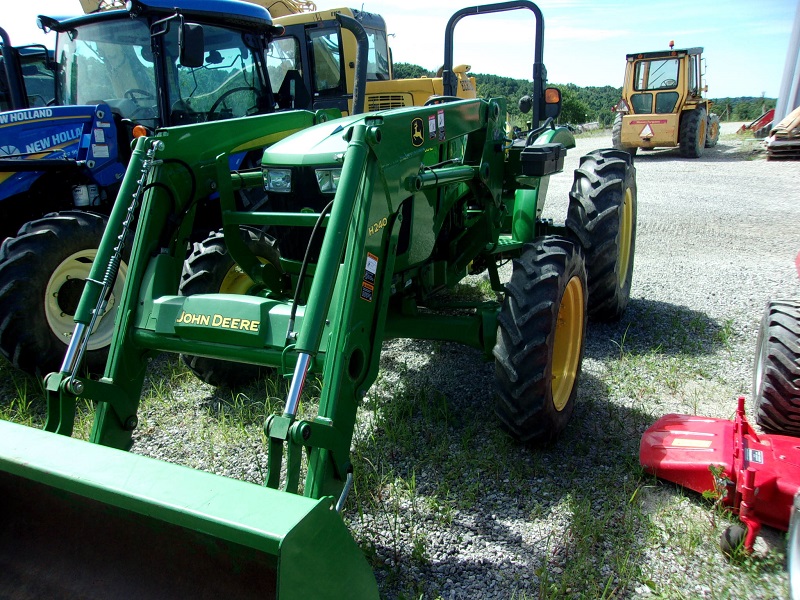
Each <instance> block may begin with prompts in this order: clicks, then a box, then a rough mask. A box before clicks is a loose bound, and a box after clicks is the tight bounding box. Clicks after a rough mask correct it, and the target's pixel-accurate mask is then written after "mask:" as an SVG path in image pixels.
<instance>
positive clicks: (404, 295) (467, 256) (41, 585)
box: [0, 0, 636, 599]
mask: <svg viewBox="0 0 800 600" xmlns="http://www.w3.org/2000/svg"><path fill="white" fill-rule="evenodd" d="M513 9H527V10H530V11H531V12H533V14H534V16H535V20H536V36H535V38H534V41H535V43H534V52H535V54H534V56H535V59H534V69H533V72H534V74H535V77H534V82H533V88H532V91H531V95H530V98H529V100H530V102H529V104H530V106H531V108H532V115H531V121H532V129H531V130H530V131H529V132H527V134H526V135H524V136H522V137H520V138H519V139H514V140H512V139H508V138H507V137H506V127H505V122H504V121H505V115H506V107H505V105H504V101H503V100H496V99H486V100H484V99H467V100H460V99H458V98H455V97H454V96H455V94H454V93H453V84H454V80H455V76H454V75H453V72H452V65H453V60H452V42H453V32H454V29H455V25H456V24H457V23H458V21H459V20H460V19H462V18H464V17H466V16H471V15H477V14H482V13H485V12H499V11H507V10H513ZM543 28H544V23H543V18H542V14H541V12H540V10H539V8H538V7H537V6H536V5H535V4H533V3H532V2H529V1H527V0H515V1H512V2H505V3H502V4H493V5H485V6H475V7H470V8H465V9H462V10H460V11H458V12H457V13H455V14H454V15H453V17H452V18H451V19H450V21H449V23H448V26H447V30H446V32H445V48H446V51H445V66H444V79H445V81H444V95H443V96H439V97H434V98H432V99H431V101H430V102H429V103H428V105H426V106H422V107H412V108H401V109H395V110H387V111H382V112H373V113H366V114H361V115H352V116H348V117H344V118H341V119H328V118H327V116H326V114H325V113H310V112H306V111H297V112H290V113H283V114H272V115H263V116H255V117H248V118H242V119H232V120H229V121H227V122H224V123H216V122H210V123H204V124H197V125H186V126H178V127H173V128H166V129H162V130H159V131H157V132H156V134H155V135H154V136H152V137H143V138H140V139H139V140H138V142H137V145H136V147H135V149H134V150H133V153H132V158H131V162H130V166H129V168H128V171H127V173H126V175H125V178H124V181H123V183H122V189H121V192H120V198H125V199H127V202H126V203H123V202H118V203H117V204H116V205H115V207H114V211H113V213H112V214H111V216H110V220H109V227H108V229H107V231H106V235H105V236H104V238H103V241H102V244H101V246H100V248H99V251H98V256H97V259H96V260H95V262H94V265H93V271H92V274H91V277H90V278H89V280H88V281H87V285H86V288H85V290H84V294H83V296H82V298H81V302H80V305H79V307H78V311H77V313H76V328H75V334H74V335H73V342H72V343H71V344H70V346H69V349H68V351H67V355H66V357H65V359H64V364H63V366H62V369H61V371H60V372H57V373H51V374H50V375H49V376H48V377H47V378H46V380H45V387H46V391H47V396H48V418H47V422H46V425H45V431H38V430H35V429H32V428H28V427H23V426H20V425H15V424H12V423H8V422H1V421H0V498H3V500H4V501H5V503H6V506H7V507H8V508H9V510H8V511H7V512H6V517H5V520H4V523H5V525H4V527H2V528H0V531H1V532H2V533H1V534H0V566H2V569H3V573H4V577H3V579H2V581H1V582H0V596H4V595H8V594H17V595H19V596H21V597H42V596H48V595H50V596H52V595H61V596H81V597H88V598H104V597H109V596H113V597H136V598H143V597H182V596H188V595H189V594H192V595H196V596H198V597H215V598H216V597H235V598H246V597H251V596H253V597H254V596H258V597H265V596H266V597H280V598H282V599H286V598H315V599H316V598H336V599H339V598H345V597H346V598H374V597H377V595H378V590H377V585H376V582H375V579H374V576H373V574H372V571H371V569H370V567H369V565H368V563H367V561H366V560H365V559H364V557H363V555H362V553H361V551H360V549H359V548H358V546H357V545H356V543H355V542H354V540H353V539H352V537H351V536H350V535H349V533H348V531H347V529H346V527H345V525H344V523H343V521H342V519H341V518H340V516H339V514H338V513H339V512H340V511H341V510H342V509H343V507H344V505H345V503H346V501H347V496H348V492H349V491H350V489H351V485H352V479H353V468H352V463H351V458H350V445H351V440H352V437H353V430H354V426H355V422H356V415H357V411H358V407H359V403H360V402H361V400H362V398H363V397H364V395H365V394H366V393H367V390H368V389H369V388H370V386H371V385H372V383H373V382H374V380H375V378H376V376H377V373H378V361H379V355H380V348H381V342H382V341H383V340H385V339H387V338H393V337H406V338H416V339H429V340H430V339H435V340H447V341H456V342H461V343H463V344H466V345H469V346H472V347H475V348H478V349H480V350H482V351H483V352H484V354H485V355H486V357H487V359H492V358H493V359H494V361H495V365H496V373H497V377H496V382H497V383H496V389H495V393H494V397H495V401H494V406H495V411H496V413H497V415H498V416H499V419H500V420H501V422H502V423H503V425H504V426H505V428H506V429H507V430H508V431H509V433H510V434H511V435H512V436H513V437H514V438H516V439H517V440H519V441H520V442H523V443H545V442H550V441H552V440H554V439H555V438H556V436H557V435H558V434H559V433H560V432H561V431H562V430H563V429H564V428H565V427H566V425H567V423H568V421H569V418H570V415H571V413H572V411H573V407H574V403H575V396H576V389H577V383H578V378H579V373H580V369H581V360H582V354H583V347H584V336H585V332H586V326H587V316H588V314H589V313H592V314H594V315H595V316H596V317H597V318H601V319H602V318H606V319H613V318H616V317H619V315H621V313H622V311H623V310H624V308H625V305H626V303H627V301H628V297H629V294H630V282H631V275H632V269H633V252H634V239H635V229H636V185H635V171H634V168H633V166H632V164H631V159H630V155H628V154H627V153H624V152H620V151H617V150H599V151H595V152H592V153H590V154H589V155H587V156H586V157H584V158H583V159H582V160H581V164H580V167H579V168H578V169H577V170H576V172H575V184H574V186H573V189H572V192H571V194H570V207H569V212H568V215H567V218H566V223H565V224H564V225H558V224H554V223H552V222H550V221H547V220H544V219H542V210H543V205H544V200H545V194H546V191H547V184H548V180H549V176H550V175H552V174H554V173H557V172H559V171H560V170H561V169H562V167H563V159H564V155H565V153H566V148H569V147H574V139H573V137H572V135H571V134H570V133H569V131H568V130H567V129H566V128H562V127H557V126H555V125H554V118H555V117H556V116H557V115H558V112H559V109H560V100H561V98H560V94H559V92H558V90H556V89H553V88H549V89H548V88H546V87H545V79H544V73H545V70H544V66H543V63H542V50H543ZM315 122H316V124H313V123H315ZM289 129H296V130H300V131H298V132H297V133H295V134H293V135H291V136H289V137H285V138H284V139H282V140H280V141H276V142H275V143H274V144H273V145H271V146H270V147H269V148H268V149H267V150H266V151H265V152H264V155H263V161H262V168H261V171H259V172H255V173H249V172H245V173H243V172H232V171H231V170H230V165H229V156H230V155H231V153H233V152H242V151H247V150H249V149H252V148H256V147H262V146H263V145H264V144H265V140H264V139H263V137H262V136H261V135H260V132H275V131H286V130H289ZM271 135H277V134H274V133H271ZM209 188H213V189H215V190H216V191H218V193H219V198H220V208H221V220H222V223H223V235H224V242H225V248H226V251H227V252H228V253H229V255H230V257H231V258H232V260H233V262H235V264H236V265H237V267H236V268H237V269H238V270H239V271H235V270H234V273H239V272H240V275H241V277H239V281H238V283H236V284H235V285H234V284H232V285H231V291H236V292H238V293H230V292H229V293H219V292H216V291H213V290H211V291H210V292H209V291H208V287H209V286H210V285H211V283H209V282H208V281H207V282H206V283H202V284H198V288H200V289H206V292H202V293H192V294H188V291H190V290H189V285H188V284H187V282H186V280H187V279H191V276H189V277H184V281H183V288H182V289H183V291H184V292H186V293H184V294H181V293H179V289H180V286H181V279H182V278H181V276H182V274H184V275H185V272H184V259H185V257H186V255H187V240H188V238H189V235H190V232H191V230H192V220H193V217H194V213H195V211H196V208H197V205H196V202H197V199H198V198H199V197H202V196H203V195H204V194H206V193H207V190H208V189H209ZM248 188H256V189H262V190H265V191H266V193H267V195H268V201H267V202H266V203H265V204H264V206H263V208H264V209H266V210H260V211H258V212H243V211H241V210H237V205H236V202H235V197H236V192H238V191H241V190H243V189H248ZM125 204H128V206H125ZM134 221H135V225H136V226H135V233H134V232H133V231H132V230H131V228H132V225H133V222H134ZM131 237H132V245H131V249H130V261H129V263H128V277H127V278H126V281H125V286H124V290H123V293H122V296H121V298H120V299H119V303H120V305H119V306H120V308H119V312H118V315H119V316H118V318H117V321H116V327H115V335H114V338H113V341H112V344H111V350H110V354H109V359H108V363H107V365H106V369H105V372H104V375H103V376H102V377H101V378H99V379H94V378H90V377H87V376H83V375H81V371H80V369H79V366H80V362H81V356H82V355H83V354H84V352H85V344H86V339H87V337H88V332H90V331H91V329H92V324H93V319H95V315H97V314H101V313H102V309H103V303H104V302H105V299H106V296H107V294H108V291H109V289H111V287H112V286H113V281H114V277H115V271H116V267H117V265H118V264H119V261H120V256H121V252H122V248H123V246H125V245H126V244H127V243H128V241H129V238H131ZM209 252H210V251H209ZM198 254H199V255H200V256H202V255H204V254H206V253H205V252H203V251H200V252H198ZM204 260H207V261H209V262H208V264H209V266H210V267H211V266H212V263H213V262H214V261H213V259H212V257H211V256H210V255H208V256H204V257H203V258H202V260H201V258H200V257H196V258H195V259H194V263H195V264H200V263H201V262H203V261H204ZM509 260H510V261H511V263H512V265H513V266H512V269H511V274H510V278H509V279H508V281H506V282H505V283H504V282H503V279H505V277H504V274H503V270H502V269H501V268H500V266H501V264H503V263H505V262H507V261H509ZM215 268H216V267H215ZM192 269H193V268H192V267H187V271H186V272H188V273H190V274H191V273H196V272H198V271H199V269H194V271H193V270H192ZM229 271H230V270H228V271H226V272H229ZM475 273H486V274H487V276H488V280H489V281H490V282H491V286H492V288H493V289H494V290H495V291H496V292H498V293H499V294H500V295H501V296H502V297H503V299H502V302H480V303H475V304H474V305H471V306H469V307H467V308H470V310H468V311H465V310H464V309H465V305H464V303H463V302H460V303H458V305H457V308H458V310H457V311H454V310H452V309H453V308H454V306H453V304H451V303H448V301H447V297H446V295H443V294H440V292H442V291H445V290H447V289H448V288H452V287H453V286H454V285H455V284H457V283H458V282H460V281H462V280H463V279H464V278H465V277H466V276H467V275H469V274H475ZM232 277H233V275H232ZM215 281H217V282H218V280H215ZM214 285H218V283H215V284H214ZM196 291H198V292H199V291H200V290H196ZM161 352H172V353H184V354H190V355H193V356H200V357H204V358H208V359H212V360H215V361H220V360H222V361H227V362H229V363H232V364H242V363H245V364H248V365H253V366H255V367H257V368H261V369H273V370H277V371H278V372H280V373H286V374H287V375H289V374H291V379H290V383H289V386H288V392H287V397H286V403H285V408H284V410H283V412H282V413H281V414H273V415H265V418H266V419H265V424H264V431H265V433H266V439H267V444H268V459H269V461H268V469H267V472H266V476H265V481H264V485H263V487H262V486H259V485H255V484H252V483H247V482H243V481H238V480H232V479H229V478H225V477H221V476H217V475H213V474H209V473H205V472H200V471H195V470H192V469H188V468H185V467H180V466H176V465H173V464H169V463H166V462H162V461H158V460H154V459H150V458H146V457H142V456H138V455H136V454H133V453H128V452H124V451H125V450H128V449H130V448H131V445H132V432H133V430H134V429H135V428H136V427H137V423H138V417H137V410H138V406H139V397H140V393H141V391H142V385H143V380H144V377H145V371H146V366H147V362H148V359H150V358H152V357H153V356H155V355H156V354H158V353H161ZM312 373H313V374H317V375H321V379H322V386H321V390H322V391H321V395H320V399H319V407H318V411H317V415H316V416H315V417H313V418H301V417H300V416H299V413H298V403H299V400H300V396H301V393H302V390H303V386H304V384H305V380H306V378H307V376H308V375H309V374H312ZM490 393H491V392H490V390H487V396H489V395H490ZM78 400H81V401H84V400H91V401H92V402H94V403H96V414H95V419H94V425H93V429H92V432H91V434H90V439H89V442H88V443H87V442H84V441H81V440H75V439H72V438H70V437H69V436H70V434H71V432H72V428H73V422H74V417H75V406H76V402H77V401H78ZM58 434H61V435H58ZM301 476H304V478H305V479H304V484H303V485H302V495H300V494H299V491H300V489H301V485H300V479H301Z"/></svg>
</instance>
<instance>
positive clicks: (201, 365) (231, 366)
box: [179, 227, 280, 388]
mask: <svg viewBox="0 0 800 600" xmlns="http://www.w3.org/2000/svg"><path fill="white" fill-rule="evenodd" d="M241 232H242V237H243V239H244V240H245V243H246V244H247V246H248V248H249V249H250V251H251V252H252V253H253V254H255V255H256V256H258V257H259V258H260V259H261V260H262V261H266V262H270V263H272V264H273V265H280V254H279V253H278V250H277V244H276V243H275V240H274V239H273V238H271V237H269V236H268V235H266V234H264V233H262V232H260V231H258V230H255V229H252V228H249V227H242V229H241ZM252 286H253V280H252V279H250V277H249V276H248V275H247V274H246V273H245V272H244V271H242V270H241V269H240V268H239V267H238V265H237V264H236V263H235V262H234V260H233V258H232V257H231V255H230V254H229V253H228V248H227V246H226V245H225V236H223V234H222V232H221V231H215V232H212V233H211V234H210V235H209V237H207V238H206V239H205V240H203V241H202V242H196V243H195V244H194V245H193V247H192V252H191V254H190V255H189V256H188V257H187V259H186V261H185V262H184V265H183V273H182V274H181V283H180V288H179V293H180V294H181V295H183V296H191V295H193V294H216V293H221V294H246V293H248V291H249V290H250V289H251V288H252ZM181 359H182V360H183V362H184V364H186V366H187V367H189V369H190V370H191V371H192V372H193V373H194V374H195V375H196V376H197V377H198V378H199V379H200V380H202V381H204V382H205V383H208V384H209V385H212V386H214V387H228V388H236V387H239V386H243V385H249V384H251V383H253V382H255V381H257V380H259V379H264V378H265V377H268V376H269V375H270V374H271V373H272V372H274V369H272V368H269V367H263V366H259V365H251V364H243V363H237V362H231V361H227V360H221V359H217V358H206V357H203V356H194V355H190V354H181Z"/></svg>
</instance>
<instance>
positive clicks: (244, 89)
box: [206, 87, 253, 121]
mask: <svg viewBox="0 0 800 600" xmlns="http://www.w3.org/2000/svg"><path fill="white" fill-rule="evenodd" d="M252 91H253V88H249V87H235V88H231V89H229V90H228V91H227V92H225V93H223V94H222V95H221V96H220V97H219V98H217V99H216V100H215V101H214V104H212V105H211V108H209V109H208V115H207V116H206V121H213V120H215V119H212V118H211V115H213V114H214V113H215V112H216V110H217V109H218V108H219V105H220V104H222V103H223V102H224V101H225V99H226V98H227V97H228V96H230V95H231V94H235V93H236V92H252ZM247 114H250V109H248V110H247Z"/></svg>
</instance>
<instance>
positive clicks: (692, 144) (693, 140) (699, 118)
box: [680, 106, 707, 158]
mask: <svg viewBox="0 0 800 600" xmlns="http://www.w3.org/2000/svg"><path fill="white" fill-rule="evenodd" d="M706 125H707V123H706V109H705V108H703V107H702V106H700V107H698V108H695V109H693V110H688V111H686V112H684V113H683V114H682V115H681V124H680V152H681V156H683V157H684V158H700V157H701V156H703V151H704V150H705V148H706V129H707V127H706Z"/></svg>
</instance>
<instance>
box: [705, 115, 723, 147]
mask: <svg viewBox="0 0 800 600" xmlns="http://www.w3.org/2000/svg"><path fill="white" fill-rule="evenodd" d="M719 127H720V125H719V115H715V114H714V113H711V114H709V115H708V127H707V129H706V148H713V147H714V146H716V145H717V142H718V141H719Z"/></svg>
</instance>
